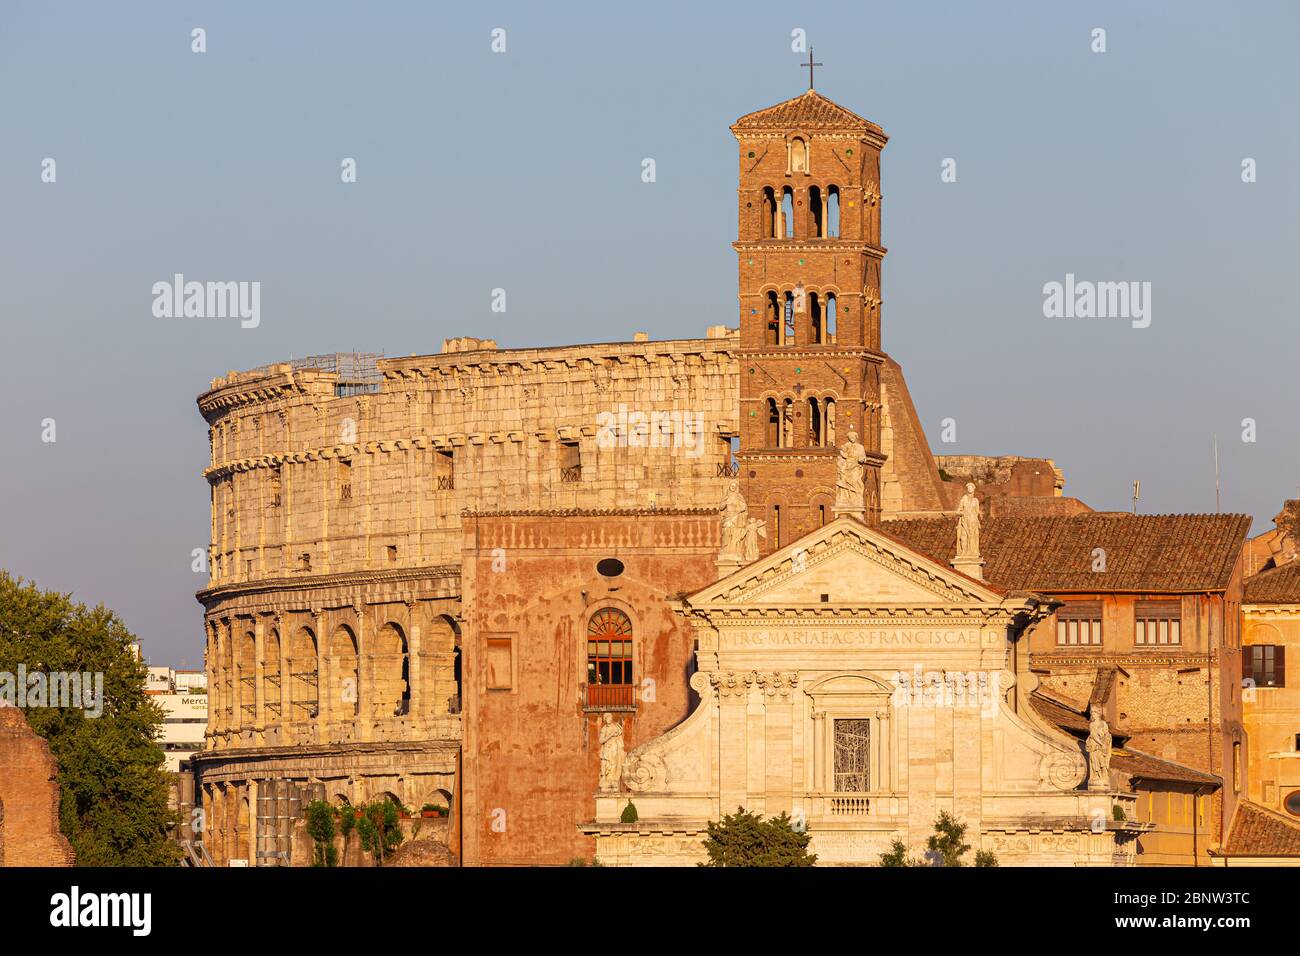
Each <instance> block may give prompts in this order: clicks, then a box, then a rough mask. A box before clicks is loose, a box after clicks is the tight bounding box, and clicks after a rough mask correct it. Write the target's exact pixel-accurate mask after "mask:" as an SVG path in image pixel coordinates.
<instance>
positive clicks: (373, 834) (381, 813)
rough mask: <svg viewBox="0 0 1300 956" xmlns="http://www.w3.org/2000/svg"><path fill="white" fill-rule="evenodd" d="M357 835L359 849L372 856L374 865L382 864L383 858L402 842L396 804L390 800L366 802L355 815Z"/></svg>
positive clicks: (389, 854)
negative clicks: (359, 839)
mask: <svg viewBox="0 0 1300 956" xmlns="http://www.w3.org/2000/svg"><path fill="white" fill-rule="evenodd" d="M357 835H358V836H360V837H361V849H363V850H365V851H366V852H367V853H369V854H370V855H371V856H372V857H374V860H375V865H376V866H383V865H384V860H385V859H387V858H388V857H390V856H392V855H393V851H394V850H396V849H397V848H398V847H399V846H401V844H402V825H401V822H400V821H399V820H398V818H397V805H396V804H394V803H393V802H392V801H391V800H376V801H375V802H374V803H367V804H366V805H365V806H364V807H362V808H361V815H360V816H359V817H357Z"/></svg>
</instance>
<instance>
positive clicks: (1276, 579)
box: [1241, 561, 1300, 604]
mask: <svg viewBox="0 0 1300 956" xmlns="http://www.w3.org/2000/svg"><path fill="white" fill-rule="evenodd" d="M1241 600H1242V603H1243V604H1300V561H1292V562H1291V563H1290V564H1284V565H1282V566H1281V567H1280V568H1269V569H1268V570H1267V571H1261V572H1259V574H1252V575H1251V576H1250V577H1248V578H1246V593H1245V596H1244V597H1242V599H1241Z"/></svg>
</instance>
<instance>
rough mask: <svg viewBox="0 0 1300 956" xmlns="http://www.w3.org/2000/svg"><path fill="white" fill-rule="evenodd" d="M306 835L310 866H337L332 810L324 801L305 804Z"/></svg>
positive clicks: (337, 855) (337, 853)
mask: <svg viewBox="0 0 1300 956" xmlns="http://www.w3.org/2000/svg"><path fill="white" fill-rule="evenodd" d="M307 835H308V836H310V837H311V844H312V854H311V865H312V866H338V865H339V851H338V848H337V847H336V846H335V845H334V808H333V807H331V806H330V805H329V804H328V803H326V802H325V801H324V800H313V801H312V802H311V803H309V804H307Z"/></svg>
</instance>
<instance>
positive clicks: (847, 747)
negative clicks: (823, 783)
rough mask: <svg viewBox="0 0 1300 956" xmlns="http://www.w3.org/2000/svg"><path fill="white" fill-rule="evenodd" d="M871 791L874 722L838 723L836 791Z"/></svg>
mask: <svg viewBox="0 0 1300 956" xmlns="http://www.w3.org/2000/svg"><path fill="white" fill-rule="evenodd" d="M870 789H871V721H870V720H869V719H867V718H862V717H854V718H849V719H847V720H836V721H835V792H836V793H866V792H867V791H868V790H870Z"/></svg>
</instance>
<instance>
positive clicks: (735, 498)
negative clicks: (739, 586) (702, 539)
mask: <svg viewBox="0 0 1300 956" xmlns="http://www.w3.org/2000/svg"><path fill="white" fill-rule="evenodd" d="M718 510H719V511H720V512H722V540H721V548H720V550H719V552H718V560H719V561H739V560H741V559H742V558H743V557H744V554H745V535H746V532H747V529H748V527H749V506H748V505H747V504H745V497H744V495H742V494H741V493H740V482H739V481H736V480H735V479H732V480H731V481H729V482H727V490H726V493H725V494H723V496H722V503H721V504H720V505H718Z"/></svg>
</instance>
